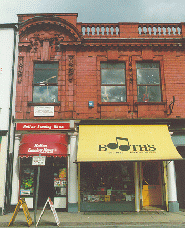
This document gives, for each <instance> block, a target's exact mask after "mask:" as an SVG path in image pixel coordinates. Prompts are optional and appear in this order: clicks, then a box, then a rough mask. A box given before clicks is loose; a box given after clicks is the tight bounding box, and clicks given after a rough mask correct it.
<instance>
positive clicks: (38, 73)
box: [33, 63, 58, 103]
mask: <svg viewBox="0 0 185 228" xmlns="http://www.w3.org/2000/svg"><path fill="white" fill-rule="evenodd" d="M57 82H58V63H35V67H34V78H33V102H35V103H55V102H58V85H57Z"/></svg>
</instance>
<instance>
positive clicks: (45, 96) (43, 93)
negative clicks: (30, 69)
mask: <svg viewBox="0 0 185 228" xmlns="http://www.w3.org/2000/svg"><path fill="white" fill-rule="evenodd" d="M57 101H58V86H34V88H33V102H36V103H37V102H38V103H55V102H57Z"/></svg>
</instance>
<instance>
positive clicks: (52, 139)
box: [19, 134, 68, 157]
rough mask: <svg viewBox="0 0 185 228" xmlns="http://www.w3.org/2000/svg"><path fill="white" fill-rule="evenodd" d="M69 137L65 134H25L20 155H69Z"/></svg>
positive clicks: (20, 147)
mask: <svg viewBox="0 0 185 228" xmlns="http://www.w3.org/2000/svg"><path fill="white" fill-rule="evenodd" d="M67 141H68V138H67V135H65V134H27V135H23V136H22V139H21V143H20V146H19V156H21V157H25V156H26V157H28V156H39V155H41V156H54V157H55V156H57V157H62V156H63V157H66V156H67V145H68V143H67Z"/></svg>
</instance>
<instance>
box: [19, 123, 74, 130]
mask: <svg viewBox="0 0 185 228" xmlns="http://www.w3.org/2000/svg"><path fill="white" fill-rule="evenodd" d="M69 129H70V123H17V124H16V130H17V131H41V130H43V131H44V130H52V131H53V130H69Z"/></svg>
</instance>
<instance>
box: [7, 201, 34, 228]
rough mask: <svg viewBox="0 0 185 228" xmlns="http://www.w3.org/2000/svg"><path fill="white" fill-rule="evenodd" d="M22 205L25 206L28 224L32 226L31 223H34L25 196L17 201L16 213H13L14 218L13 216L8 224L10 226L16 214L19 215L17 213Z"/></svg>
mask: <svg viewBox="0 0 185 228" xmlns="http://www.w3.org/2000/svg"><path fill="white" fill-rule="evenodd" d="M21 206H22V208H23V211H24V215H25V217H26V221H27V223H28V226H31V224H32V218H31V216H30V212H29V210H28V207H27V204H26V201H25V198H20V200H19V202H18V203H17V206H16V208H15V211H14V213H13V216H12V218H11V220H10V222H9V224H8V226H10V225H12V224H13V223H14V221H15V218H16V216H17V214H18V212H19V209H20V207H21Z"/></svg>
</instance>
